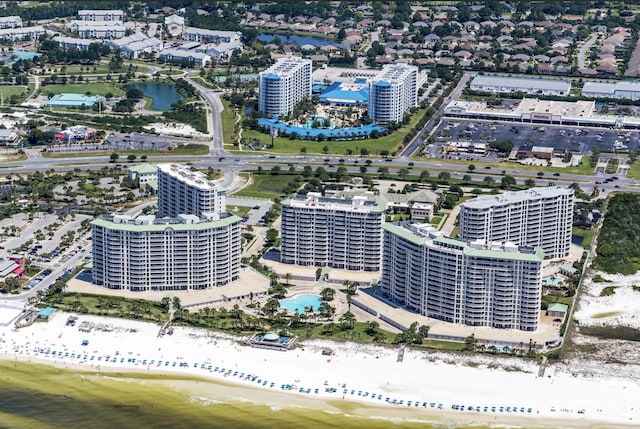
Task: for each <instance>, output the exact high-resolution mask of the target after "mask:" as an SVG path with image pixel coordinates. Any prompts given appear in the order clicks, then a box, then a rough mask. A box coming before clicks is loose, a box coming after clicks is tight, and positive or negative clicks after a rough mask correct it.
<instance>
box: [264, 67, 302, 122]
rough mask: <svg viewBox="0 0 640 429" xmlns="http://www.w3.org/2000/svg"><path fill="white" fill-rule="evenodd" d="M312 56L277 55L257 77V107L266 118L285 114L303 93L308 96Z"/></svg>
mask: <svg viewBox="0 0 640 429" xmlns="http://www.w3.org/2000/svg"><path fill="white" fill-rule="evenodd" d="M311 80H312V79H311V60H309V59H305V58H300V57H287V58H280V59H279V60H278V61H277V62H276V63H275V64H274V65H272V66H271V67H269V68H268V69H267V70H265V71H262V72H260V75H259V77H258V87H259V93H258V110H259V111H261V112H262V113H264V114H265V116H267V117H268V118H270V117H272V116H274V115H286V114H288V113H289V112H291V110H292V109H293V106H294V105H295V104H296V103H297V102H298V101H300V100H302V99H303V98H304V97H307V96H311Z"/></svg>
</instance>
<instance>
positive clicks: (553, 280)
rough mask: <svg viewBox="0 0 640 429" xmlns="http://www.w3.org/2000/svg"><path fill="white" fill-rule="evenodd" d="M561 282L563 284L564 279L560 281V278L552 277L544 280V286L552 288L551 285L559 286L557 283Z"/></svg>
mask: <svg viewBox="0 0 640 429" xmlns="http://www.w3.org/2000/svg"><path fill="white" fill-rule="evenodd" d="M561 282H562V279H559V278H558V277H550V278H548V279H545V280H544V284H545V285H546V286H551V285H554V284H557V283H561Z"/></svg>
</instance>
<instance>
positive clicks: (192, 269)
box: [91, 213, 242, 292]
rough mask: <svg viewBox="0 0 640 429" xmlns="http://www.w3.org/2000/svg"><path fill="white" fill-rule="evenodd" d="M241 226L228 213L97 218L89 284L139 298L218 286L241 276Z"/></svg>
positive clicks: (93, 231)
mask: <svg viewBox="0 0 640 429" xmlns="http://www.w3.org/2000/svg"><path fill="white" fill-rule="evenodd" d="M241 221H242V219H241V218H239V217H238V216H235V215H232V214H230V213H221V214H212V215H209V216H207V217H204V218H200V217H198V216H195V215H185V214H181V215H178V216H176V217H173V218H162V219H160V218H155V216H139V217H137V218H135V219H133V218H131V217H129V216H121V215H115V216H114V215H108V216H102V217H100V218H98V219H96V220H94V221H92V222H91V224H92V237H93V244H92V246H93V270H92V275H93V282H94V283H95V284H97V285H99V286H103V287H107V288H110V289H124V290H129V291H138V292H139V291H154V290H155V291H164V290H199V289H208V288H212V287H216V286H223V285H225V284H227V283H230V282H232V281H234V280H236V279H238V276H239V273H240V253H241V246H240V222H241Z"/></svg>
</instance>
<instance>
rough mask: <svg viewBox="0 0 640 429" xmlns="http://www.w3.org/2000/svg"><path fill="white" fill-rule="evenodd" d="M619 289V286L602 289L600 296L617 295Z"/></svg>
mask: <svg viewBox="0 0 640 429" xmlns="http://www.w3.org/2000/svg"><path fill="white" fill-rule="evenodd" d="M617 288H618V286H607V287H606V288H604V289H602V292H600V296H611V295H613V294H615V293H616V289H617Z"/></svg>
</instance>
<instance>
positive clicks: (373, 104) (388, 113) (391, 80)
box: [369, 63, 418, 124]
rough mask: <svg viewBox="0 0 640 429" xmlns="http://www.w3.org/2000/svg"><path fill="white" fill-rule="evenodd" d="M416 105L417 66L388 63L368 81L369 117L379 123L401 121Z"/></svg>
mask: <svg viewBox="0 0 640 429" xmlns="http://www.w3.org/2000/svg"><path fill="white" fill-rule="evenodd" d="M417 105H418V67H416V66H410V65H408V64H403V63H399V64H389V65H386V66H384V67H383V68H382V72H381V73H380V74H379V75H378V76H376V77H375V78H374V79H372V80H371V81H370V82H369V118H371V119H373V120H374V121H375V122H377V123H379V124H388V123H389V122H391V121H395V122H401V121H402V119H403V117H404V114H405V112H407V111H408V110H409V109H411V108H412V107H416V106H417Z"/></svg>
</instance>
